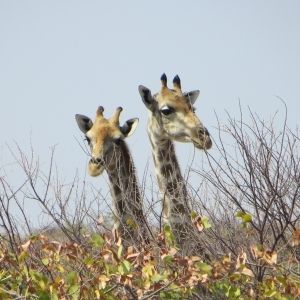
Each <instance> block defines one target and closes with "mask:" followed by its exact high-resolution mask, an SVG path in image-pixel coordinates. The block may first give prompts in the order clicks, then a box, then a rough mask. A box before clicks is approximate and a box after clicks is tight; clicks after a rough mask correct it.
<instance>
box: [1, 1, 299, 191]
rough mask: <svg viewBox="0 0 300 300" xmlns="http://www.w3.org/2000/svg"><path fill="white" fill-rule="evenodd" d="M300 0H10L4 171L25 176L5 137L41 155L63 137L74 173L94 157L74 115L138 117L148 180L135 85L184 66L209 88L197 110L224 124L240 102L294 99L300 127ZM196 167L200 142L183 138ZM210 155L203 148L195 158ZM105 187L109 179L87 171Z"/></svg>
mask: <svg viewBox="0 0 300 300" xmlns="http://www.w3.org/2000/svg"><path fill="white" fill-rule="evenodd" d="M299 53H300V1H296V0H295V1H290V0H287V1H276V0H273V1H260V0H252V1H242V0H240V1H221V0H220V1H200V0H199V1H196V0H193V1H157V0H152V1H140V0H139V1H138V0H134V1H73V0H72V1H71V0H69V1H64V0H61V1H39V0H32V1H14V0H0V103H1V110H0V115H1V117H0V128H1V135H0V166H4V167H5V172H4V171H3V169H2V170H1V171H0V175H1V174H7V176H12V178H13V177H14V176H17V175H16V174H17V171H16V170H15V169H16V166H15V164H14V163H13V162H14V159H13V158H12V157H11V155H10V154H9V152H8V151H7V146H6V144H7V143H8V144H9V145H13V143H14V141H16V142H17V143H18V144H19V145H20V146H21V147H22V148H23V149H24V151H27V152H28V151H29V148H30V139H31V142H32V145H33V148H34V151H35V153H36V155H38V156H39V157H40V162H41V165H42V166H43V164H44V165H45V166H46V165H47V162H48V158H49V153H50V151H49V149H50V147H51V146H53V145H57V150H56V159H55V161H56V164H57V166H58V167H59V168H60V169H61V170H60V173H61V176H62V177H64V178H66V180H67V181H68V180H70V179H71V178H72V176H73V175H74V174H75V172H76V170H79V172H80V174H82V177H84V172H85V168H86V162H87V158H86V156H85V154H84V153H83V152H82V150H81V149H80V147H79V146H78V144H77V141H76V138H77V139H81V134H80V131H79V130H78V128H77V125H76V123H75V120H74V115H75V114H76V113H81V114H86V115H89V116H91V117H94V114H95V110H96V108H97V107H98V105H103V106H104V107H105V111H106V113H108V114H109V115H110V114H111V113H112V112H113V111H114V110H115V108H116V107H117V106H120V105H121V106H123V108H124V112H123V115H122V120H124V121H125V120H126V119H128V118H132V117H139V118H140V124H139V127H138V129H137V131H136V132H135V134H134V135H133V136H132V137H130V139H128V143H129V146H130V148H131V150H132V154H133V157H134V159H135V161H136V165H137V166H138V174H139V177H140V178H142V175H143V172H144V168H145V165H146V163H147V161H150V167H149V168H150V169H149V171H150V172H152V173H153V172H154V170H153V164H152V160H151V154H150V153H151V152H150V145H149V142H148V137H147V134H146V119H147V112H146V109H145V107H144V105H143V103H142V101H141V99H140V96H139V94H138V91H137V87H138V85H139V84H143V85H145V86H147V87H149V88H150V89H152V91H157V90H158V89H159V87H160V81H159V78H160V76H161V74H162V73H163V72H165V73H166V74H167V76H168V77H169V79H170V80H171V79H172V78H173V76H174V75H176V74H179V76H180V77H181V80H182V85H183V89H184V90H186V91H187V90H191V89H200V90H201V95H200V98H199V100H198V101H197V102H196V107H197V114H198V115H199V117H200V119H201V120H202V121H203V123H204V124H205V125H206V127H207V128H208V129H209V130H210V131H211V132H214V129H213V128H214V127H215V126H216V119H215V115H214V112H215V111H216V112H217V113H218V114H220V116H221V121H225V118H224V119H222V118H223V116H224V114H223V112H224V110H225V109H226V110H227V111H229V113H230V114H232V115H233V116H234V115H235V114H236V115H237V110H238V101H239V99H240V101H241V104H242V105H243V106H244V107H247V106H248V105H249V106H250V107H251V108H252V109H253V110H254V111H256V112H258V113H260V114H261V115H263V116H265V117H266V118H268V117H269V116H270V115H271V114H273V113H274V112H275V111H276V110H279V112H280V111H282V110H283V106H282V105H281V104H280V102H279V101H278V99H277V98H276V97H275V95H278V96H280V97H282V98H283V99H284V100H285V102H286V103H287V106H288V114H289V117H288V118H289V124H290V126H292V127H295V126H297V125H299V121H298V120H299V119H298V114H299V111H300V110H299V106H300V105H299V100H300V87H299V84H300V55H299ZM177 148H178V155H179V160H180V163H181V165H182V168H183V170H184V169H185V168H186V164H187V163H188V161H189V159H190V157H191V154H192V152H193V148H192V146H191V145H178V146H177ZM203 159H204V156H203V154H202V153H201V152H199V151H198V152H196V157H195V161H196V163H197V161H200V162H201V161H202V160H203ZM87 180H88V181H91V182H92V184H94V185H98V183H99V187H100V188H105V187H104V185H105V184H106V183H105V182H103V181H101V180H99V179H97V178H96V179H92V178H87Z"/></svg>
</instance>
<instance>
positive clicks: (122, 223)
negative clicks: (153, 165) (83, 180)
mask: <svg viewBox="0 0 300 300" xmlns="http://www.w3.org/2000/svg"><path fill="white" fill-rule="evenodd" d="M105 169H106V172H107V174H108V178H109V181H110V186H111V193H112V198H113V202H114V210H115V211H114V213H115V215H116V218H117V222H116V224H115V226H116V227H117V228H120V230H121V232H122V234H123V235H125V237H128V238H131V239H132V238H135V237H136V235H137V234H136V230H135V229H136V228H137V227H138V228H139V233H140V234H139V235H140V236H142V237H143V240H147V238H148V229H147V227H146V219H145V216H144V213H143V204H142V198H141V193H140V190H139V185H138V180H137V177H136V171H135V166H134V164H133V160H132V157H131V155H130V152H129V149H128V147H127V145H126V143H125V142H124V141H120V143H119V145H116V146H114V149H113V150H112V151H110V153H109V155H107V157H106V158H105ZM129 235H130V236H129Z"/></svg>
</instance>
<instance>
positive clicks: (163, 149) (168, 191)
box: [139, 74, 212, 247]
mask: <svg viewBox="0 0 300 300" xmlns="http://www.w3.org/2000/svg"><path fill="white" fill-rule="evenodd" d="M161 83H162V87H161V89H160V91H159V92H158V93H156V94H154V95H153V96H152V94H151V91H150V90H149V89H148V88H147V87H145V86H142V85H140V86H139V93H140V95H141V97H142V100H143V102H144V104H145V106H146V107H147V109H148V111H149V118H148V135H149V139H150V143H151V146H152V155H153V159H154V164H155V171H156V176H157V180H158V185H159V189H160V193H161V195H162V198H163V203H162V205H163V211H162V215H163V222H164V223H165V224H170V225H171V227H172V230H173V232H174V234H175V237H176V240H177V243H178V244H180V245H181V246H182V247H183V245H184V244H187V245H190V243H189V240H190V237H191V233H192V231H193V226H192V222H191V210H190V207H189V195H188V192H187V188H186V184H185V180H184V178H183V176H182V174H181V171H180V167H179V164H178V160H177V157H176V154H175V149H174V144H173V141H178V142H187V143H189V142H190V143H193V144H194V146H195V147H196V148H197V149H205V150H206V149H210V148H211V147H212V140H211V138H210V135H209V132H208V130H207V129H206V128H205V127H204V125H203V124H202V122H201V121H200V119H199V118H198V117H197V115H196V114H195V109H194V108H193V104H194V103H195V101H196V99H197V97H198V96H199V93H200V92H199V91H198V90H195V91H191V92H188V93H183V92H182V90H181V82H180V78H179V77H178V76H177V75H176V76H175V77H174V79H173V89H170V88H168V86H167V77H166V75H165V74H163V75H162V76H161ZM186 242H187V243H186Z"/></svg>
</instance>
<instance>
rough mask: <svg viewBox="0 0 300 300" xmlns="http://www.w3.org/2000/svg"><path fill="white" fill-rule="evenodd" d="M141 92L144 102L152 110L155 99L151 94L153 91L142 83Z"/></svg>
mask: <svg viewBox="0 0 300 300" xmlns="http://www.w3.org/2000/svg"><path fill="white" fill-rule="evenodd" d="M139 93H140V95H141V97H142V100H143V102H144V104H145V105H146V107H147V108H148V109H150V110H153V107H154V101H155V100H154V99H153V97H152V95H151V91H150V90H149V89H148V88H146V87H145V86H143V85H140V86H139Z"/></svg>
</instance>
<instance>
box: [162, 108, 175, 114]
mask: <svg viewBox="0 0 300 300" xmlns="http://www.w3.org/2000/svg"><path fill="white" fill-rule="evenodd" d="M160 112H161V113H162V114H163V115H165V116H168V115H170V114H172V113H174V112H175V109H174V108H173V107H170V106H163V107H162V108H161V110H160Z"/></svg>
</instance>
